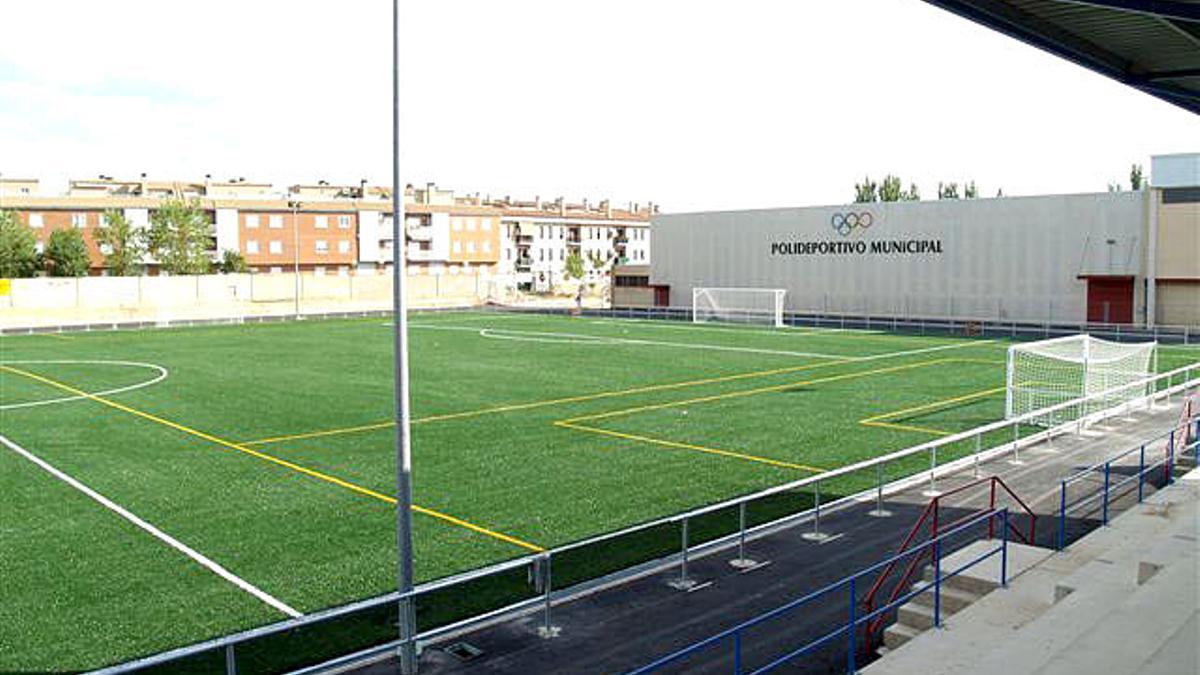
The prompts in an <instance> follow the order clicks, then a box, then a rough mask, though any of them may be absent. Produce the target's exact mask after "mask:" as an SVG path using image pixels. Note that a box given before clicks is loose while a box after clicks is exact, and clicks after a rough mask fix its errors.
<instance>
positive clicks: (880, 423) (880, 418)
mask: <svg viewBox="0 0 1200 675" xmlns="http://www.w3.org/2000/svg"><path fill="white" fill-rule="evenodd" d="M1004 389H1005V388H1004V387H995V388H993V389H985V390H983V391H976V392H972V393H970V394H964V395H962V396H955V397H953V398H947V399H942V400H940V401H933V402H931V403H925V404H922V405H916V406H912V407H911V408H905V409H903V410H894V411H892V412H886V413H882V414H880V415H875V416H872V417H867V418H864V419H861V420H859V421H858V423H859V424H861V425H863V426H865V427H880V428H884V429H900V430H902V431H916V432H919V433H924V434H933V435H934V436H949V435H951V433H952V432H949V431H943V430H941V429H934V428H932V427H925V426H918V425H915V424H900V423H897V422H885V421H884V420H888V419H894V418H897V417H899V418H904V417H907V416H911V415H913V414H914V413H918V412H923V411H925V410H931V409H937V408H944V407H947V406H950V405H954V404H955V403H962V402H963V401H972V400H975V399H978V398H985V397H988V396H991V395H993V394H996V393H998V392H1001V391H1004Z"/></svg>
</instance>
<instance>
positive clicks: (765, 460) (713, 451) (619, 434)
mask: <svg viewBox="0 0 1200 675" xmlns="http://www.w3.org/2000/svg"><path fill="white" fill-rule="evenodd" d="M554 426H557V427H562V428H564V429H574V430H576V431H587V432H591V433H594V434H603V435H605V436H612V437H614V438H621V439H624V440H627V441H638V442H641V443H650V444H652V445H662V446H665V447H668V448H680V449H683V450H695V451H696V452H703V453H706V454H710V455H720V456H721V457H732V458H734V459H743V460H746V461H748V462H758V463H760V464H768V465H770V466H778V467H784V468H787V469H800V470H801V471H810V472H812V473H823V472H824V471H825V470H824V469H819V468H817V467H815V466H809V465H807V464H796V463H794V462H785V461H783V460H778V459H770V458H769V457H759V456H757V455H750V454H747V453H744V452H734V451H733V450H722V449H720V448H710V447H705V446H703V445H693V444H691V443H680V442H678V441H668V440H665V439H661V438H651V437H650V436H639V435H637V434H627V433H625V432H623V431H612V430H609V429H600V428H598V427H589V426H585V425H582V424H575V423H573V422H566V421H562V420H560V421H557V422H555V423H554Z"/></svg>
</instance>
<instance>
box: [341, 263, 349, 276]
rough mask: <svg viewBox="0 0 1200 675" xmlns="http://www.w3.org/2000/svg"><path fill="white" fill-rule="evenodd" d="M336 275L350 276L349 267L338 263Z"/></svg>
mask: <svg viewBox="0 0 1200 675" xmlns="http://www.w3.org/2000/svg"><path fill="white" fill-rule="evenodd" d="M338 276H339V277H348V276H350V268H349V267H347V266H346V265H338Z"/></svg>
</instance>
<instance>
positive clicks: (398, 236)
mask: <svg viewBox="0 0 1200 675" xmlns="http://www.w3.org/2000/svg"><path fill="white" fill-rule="evenodd" d="M404 244H405V242H404V185H403V183H402V182H401V180H400V0H392V307H393V317H394V319H393V321H392V323H393V331H394V333H393V334H394V338H395V340H394V342H395V358H396V368H395V379H396V383H395V390H396V544H397V549H398V553H399V554H400V564H399V567H400V569H399V570H398V581H399V584H398V586H399V591H400V606H399V608H398V609H399V612H400V615H399V624H400V653H399V655H398V656H399V658H400V672H401V673H403V674H404V675H413V674H414V673H416V672H417V645H416V642H415V640H414V639H413V638H414V636H416V633H417V613H416V603H415V602H414V601H413V598H412V597H411V595H410V594H411V593H412V590H413V550H412V545H413V535H412V449H411V445H410V442H411V438H412V437H411V436H410V434H409V426H408V421H409V407H408V312H407V304H408V303H407V301H406V299H405V297H404V285H405V284H404V278H405V276H404V267H405V264H404V263H405V258H406V251H405V249H406V247H405V245H404Z"/></svg>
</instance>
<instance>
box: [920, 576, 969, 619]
mask: <svg viewBox="0 0 1200 675" xmlns="http://www.w3.org/2000/svg"><path fill="white" fill-rule="evenodd" d="M926 586H928V583H927V582H925V581H921V582H919V583H916V584H913V587H912V590H913V591H917V590H920V589H922V588H925V587H926ZM941 596H942V611H943V612H949V613H951V614H953V613H955V612H957V611H959V610H961V609H962V608H964V607H966V606H967V605H969V604H971V603H972V602H975V601H976V600H978V599H979V598H981V597H983V596H982V595H981V594H979V593H971V592H969V591H964V590H962V589H959V588H954V587H953V586H949V585H945V584H943V585H942V592H941ZM912 602H913V603H915V604H918V605H922V606H925V607H930V608H932V607H933V589H932V588H930V589H928V590H926V591H925V592H923V593H921V594H920V595H918V596H916V597H914V598H913V599H912Z"/></svg>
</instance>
